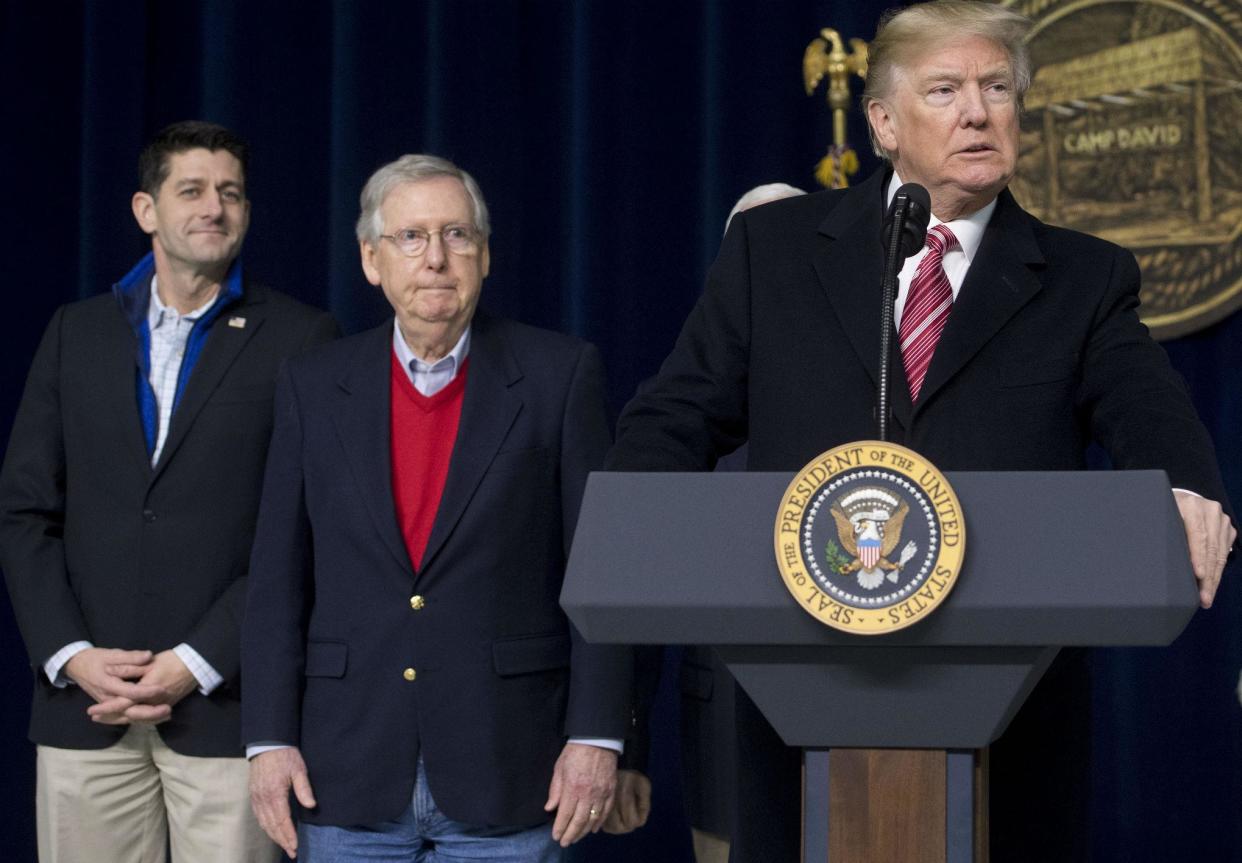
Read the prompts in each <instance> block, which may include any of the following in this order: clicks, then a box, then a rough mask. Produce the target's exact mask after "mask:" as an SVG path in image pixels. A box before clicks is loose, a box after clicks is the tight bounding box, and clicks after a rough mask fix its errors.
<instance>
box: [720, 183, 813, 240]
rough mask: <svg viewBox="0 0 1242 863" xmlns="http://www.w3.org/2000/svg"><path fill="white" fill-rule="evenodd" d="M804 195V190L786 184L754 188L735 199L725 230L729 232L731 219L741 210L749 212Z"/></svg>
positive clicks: (726, 220) (769, 184)
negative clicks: (751, 209)
mask: <svg viewBox="0 0 1242 863" xmlns="http://www.w3.org/2000/svg"><path fill="white" fill-rule="evenodd" d="M805 194H806V191H805V190H803V189H799V188H798V187H797V186H791V185H789V184H788V183H765V184H763V185H762V186H755V188H753V189H751V190H750V191H749V192H747V193H746V194H745V195H742V197H740V198H738V199H737V203H736V204H734V205H733V209H732V210H730V211H729V218H727V219H725V230H726V231H727V230H729V223H730V222H732V221H733V217H734V216H736V215H737V214H738V213H740V212H742V211H743V210H749V209H750V208H751V207H757V206H759V205H760V204H768V203H771V202H772V201H779V200H781V199H782V198H796V197H798V196H799V195H805Z"/></svg>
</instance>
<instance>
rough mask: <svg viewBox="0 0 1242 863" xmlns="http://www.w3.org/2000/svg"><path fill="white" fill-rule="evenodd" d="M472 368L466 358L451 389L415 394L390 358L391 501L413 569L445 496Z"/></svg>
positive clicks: (420, 562) (420, 558)
mask: <svg viewBox="0 0 1242 863" xmlns="http://www.w3.org/2000/svg"><path fill="white" fill-rule="evenodd" d="M469 366H470V361H469V360H468V359H467V360H466V362H464V363H462V365H461V370H460V371H459V372H458V373H457V377H455V378H453V380H452V381H451V382H450V383H449V385H448V386H446V387H445V388H444V389H442V390H440V391H439V392H438V393H436V394H435V395H433V396H425V395H423V394H422V393H420V392H419V391H418V390H416V389H414V384H412V383H410V377H409V375H408V374H407V373H406V371H405V369H403V368H401V361H400V360H398V359H397V355H396V354H395V353H394V354H393V355H392V402H391V403H392V412H391V419H390V426H391V427H390V432H391V436H390V437H391V440H392V497H393V503H394V504H396V508H397V525H398V526H399V527H400V528H401V536H402V537H404V539H405V547H406V550H407V551H408V552H409V554H410V562H411V563H413V564H414V568H415V569H419V568H420V567H421V566H422V565H423V553H424V552H425V551H426V550H427V540H428V538H430V536H431V526H432V524H433V523H434V522H435V520H436V511H437V510H438V509H439V508H440V496H441V495H442V494H444V481H445V479H446V478H447V477H448V469H449V459H450V458H451V457H452V455H453V442H454V441H455V440H457V426H458V423H459V422H460V420H461V402H462V395H463V394H464V393H465V391H466V372H467V371H468V370H469Z"/></svg>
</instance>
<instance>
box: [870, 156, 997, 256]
mask: <svg viewBox="0 0 1242 863" xmlns="http://www.w3.org/2000/svg"><path fill="white" fill-rule="evenodd" d="M901 186H902V180H901V178H900V177H898V176H897V172H896V171H893V176H892V179H890V180H889V181H888V193H887V195H886V196H885V199H884V205H885V207H886V208H887V207H888V206H890V205H891V204H892V203H893V197H894V196H895V195H896V194H897V190H898V189H900V188H901ZM995 210H996V199H995V198H993V199H992V200H991V201H989V202H988V203H987V204H986V205H985V206H984V207H982V208H981V209H978V210H975V211H974V212H973V213H971V214H970V215H969V216H963V217H962V218H960V219H954V220H952V221H951V222H941V221H940V220H939V219H937V218H936V214H935V213H932V217H931V221H930V222H929V223H928V225H927V227H929V228H930V227H933V226H935V225H947V226H948V228H949V230H950V231H952V232H953V236H955V237H957V241H958V242H959V243H960V244H961V246H962V253H963V254H964V255H965V256H966V262H967V263H968V264H969V263H970V262H971V261H973V260H974V259H975V253H976V252H978V251H979V245H980V244H981V243H982V242H983V231H984V229H985V228H987V226H988V220H989V219H991V218H992V213H993V211H995Z"/></svg>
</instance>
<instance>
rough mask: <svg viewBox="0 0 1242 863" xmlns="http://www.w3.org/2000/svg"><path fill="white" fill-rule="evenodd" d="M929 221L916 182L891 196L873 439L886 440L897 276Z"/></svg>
mask: <svg viewBox="0 0 1242 863" xmlns="http://www.w3.org/2000/svg"><path fill="white" fill-rule="evenodd" d="M930 220H931V196H930V195H929V194H928V193H927V190H926V189H924V188H923V187H922V186H920V185H919V184H918V183H906V184H904V185H903V186H902V187H901V188H899V189H898V190H897V194H896V195H894V196H893V203H892V205H891V206H890V207H889V208H888V213H887V214H886V215H885V216H884V250H885V256H884V281H883V283H882V291H881V294H882V297H881V302H882V303H883V305H882V306H881V309H880V376H879V378H880V379H879V383H878V393H877V400H876V401H877V404H876V422H877V426H878V430H877V432H878V433H877V438H878V439H879V440H882V441H887V440H888V417H889V410H890V408H889V399H888V390H889V355H890V354H891V353H892V347H893V304H894V303H895V302H896V299H897V274H898V273H900V272H901V267H902V265H903V264H904V263H905V260H906V258H908V257H910V256H911V255H913V254H915V253H916V252H918V250H919V249H921V248H923V242H924V240H926V238H927V223H928V221H930Z"/></svg>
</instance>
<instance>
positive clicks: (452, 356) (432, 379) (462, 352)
mask: <svg viewBox="0 0 1242 863" xmlns="http://www.w3.org/2000/svg"><path fill="white" fill-rule="evenodd" d="M392 350H393V353H395V354H396V355H397V359H398V360H399V361H400V362H401V368H403V369H405V373H406V374H407V375H409V377H410V383H412V384H413V385H414V389H416V390H418V391H419V392H420V393H422V394H423V395H425V396H434V395H435V394H436V393H438V392H439V391H440V390H442V389H444V388H445V387H446V386H448V385H449V384H451V383H452V382H453V379H454V378H456V377H457V373H458V372H459V371H461V367H462V366H463V365H464V364H465V362H466V357H468V356H470V327H469V326H467V327H466V331H465V332H463V333H462V334H461V338H460V339H458V340H457V344H455V345H453V349H452V350H451V351H449V352H448V353H447V354H446V355H445V356H443V357H441V358H440V359H438V360H436V361H435V362H434V363H428V362H425V361H424V360H420V359H419V358H418V357H416V356H414V351H412V350H410V346H409V345H408V344H406V341H405V337H404V336H402V335H401V324H399V323H398V322H397V319H396V318H393V319H392Z"/></svg>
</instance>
